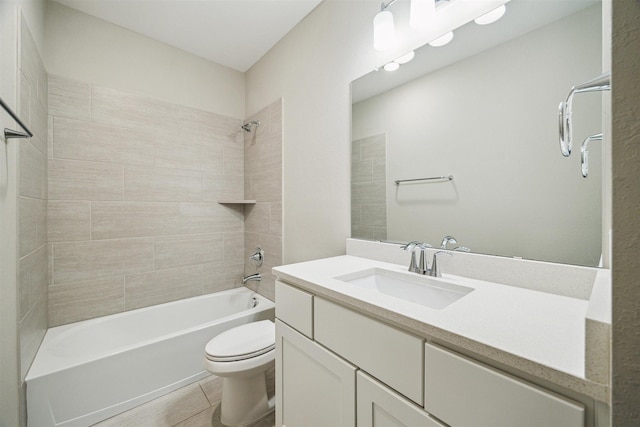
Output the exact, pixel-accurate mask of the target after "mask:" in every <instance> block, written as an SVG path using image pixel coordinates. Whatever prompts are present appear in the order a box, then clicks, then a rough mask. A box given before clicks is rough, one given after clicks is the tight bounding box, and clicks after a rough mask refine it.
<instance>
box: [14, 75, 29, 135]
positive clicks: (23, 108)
mask: <svg viewBox="0 0 640 427" xmlns="http://www.w3.org/2000/svg"><path fill="white" fill-rule="evenodd" d="M18 79H19V80H20V97H19V98H18V101H19V102H18V108H17V113H18V116H19V117H20V119H21V120H22V121H23V122H24V123H25V124H26V125H27V127H31V125H30V116H29V104H30V99H31V85H30V84H29V80H27V78H26V77H25V76H24V74H22V72H19V73H18Z"/></svg>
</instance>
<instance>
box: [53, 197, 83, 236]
mask: <svg viewBox="0 0 640 427" xmlns="http://www.w3.org/2000/svg"><path fill="white" fill-rule="evenodd" d="M47 224H48V236H49V242H69V241H73V240H89V239H90V238H91V202H85V201H71V200H50V201H49V203H48V208H47Z"/></svg>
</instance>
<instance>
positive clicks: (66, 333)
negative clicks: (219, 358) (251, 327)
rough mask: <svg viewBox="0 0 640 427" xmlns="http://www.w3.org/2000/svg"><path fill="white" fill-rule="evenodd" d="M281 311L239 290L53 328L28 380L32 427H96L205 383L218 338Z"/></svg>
mask: <svg viewBox="0 0 640 427" xmlns="http://www.w3.org/2000/svg"><path fill="white" fill-rule="evenodd" d="M254 305H255V306H254ZM274 307H275V306H274V304H273V303H272V302H271V301H269V300H268V299H266V298H263V297H262V296H260V295H258V294H256V293H254V292H253V291H251V290H249V289H247V288H237V289H231V290H227V291H223V292H218V293H215V294H209V295H203V296H199V297H195V298H189V299H185V300H181V301H174V302H170V303H166V304H160V305H156V306H153V307H147V308H141V309H138V310H132V311H127V312H124V313H119V314H114V315H110V316H105V317H100V318H97V319H91V320H85V321H82V322H78V323H73V324H69V325H63V326H58V327H55V328H51V329H49V330H48V331H47V333H46V335H45V337H44V340H43V342H42V344H41V346H40V349H39V350H38V354H37V355H36V358H35V360H34V361H33V364H32V366H31V369H30V370H29V372H28V374H27V377H26V383H27V414H28V426H29V427H46V426H89V425H92V424H94V423H97V422H99V421H102V420H105V419H107V418H109V417H112V416H114V415H116V414H119V413H121V412H124V411H126V410H129V409H131V408H133V407H135V406H138V405H140V404H142V403H145V402H148V401H150V400H152V399H155V398H157V397H159V396H161V395H163V394H166V393H169V392H171V391H173V390H176V389H178V388H180V387H183V386H185V385H187V384H190V383H192V382H195V381H198V380H200V379H202V378H204V377H206V376H207V375H208V372H206V371H205V370H204V368H203V362H202V360H203V357H204V347H205V344H206V343H207V342H208V341H209V340H210V339H211V338H213V337H214V336H216V335H218V334H219V333H221V332H223V331H225V330H227V329H229V328H232V327H234V326H238V325H242V324H244V323H248V322H252V321H256V320H264V319H273V317H274V311H275V310H274Z"/></svg>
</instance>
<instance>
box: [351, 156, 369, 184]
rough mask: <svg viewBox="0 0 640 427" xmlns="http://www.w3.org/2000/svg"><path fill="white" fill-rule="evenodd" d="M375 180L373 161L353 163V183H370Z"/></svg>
mask: <svg viewBox="0 0 640 427" xmlns="http://www.w3.org/2000/svg"><path fill="white" fill-rule="evenodd" d="M372 179H373V160H372V159H367V160H356V161H352V162H351V182H369V181H371V180H372Z"/></svg>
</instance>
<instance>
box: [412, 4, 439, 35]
mask: <svg viewBox="0 0 640 427" xmlns="http://www.w3.org/2000/svg"><path fill="white" fill-rule="evenodd" d="M435 14H436V0H411V7H410V10H409V26H410V27H411V28H413V29H414V30H419V31H424V30H427V29H428V28H429V24H430V23H431V20H432V19H433V17H434V16H435Z"/></svg>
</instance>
